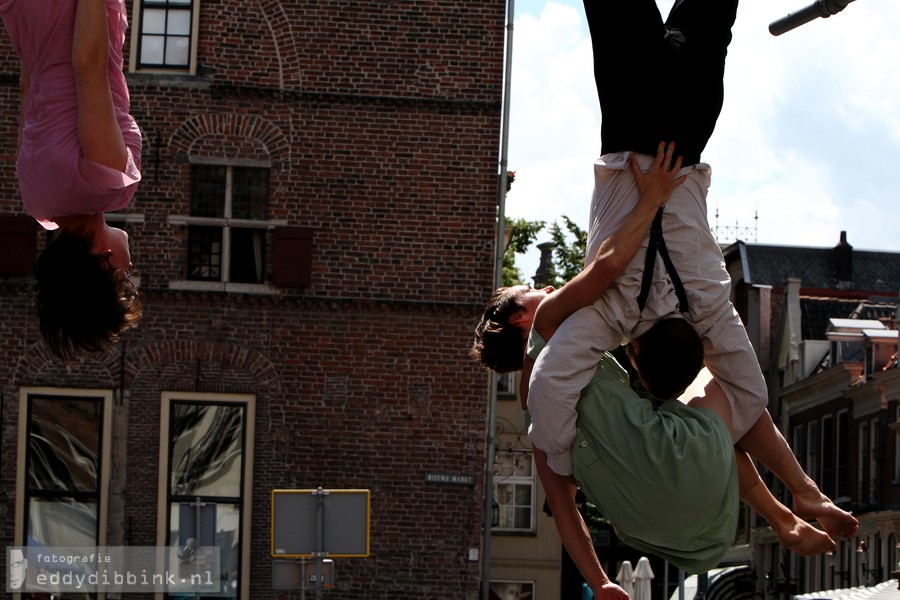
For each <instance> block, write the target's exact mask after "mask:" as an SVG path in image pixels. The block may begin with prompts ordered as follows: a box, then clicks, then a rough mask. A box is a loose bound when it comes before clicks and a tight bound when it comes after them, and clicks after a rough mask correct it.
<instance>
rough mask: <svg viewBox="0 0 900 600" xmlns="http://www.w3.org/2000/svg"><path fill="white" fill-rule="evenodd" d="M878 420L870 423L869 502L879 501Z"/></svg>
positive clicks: (875, 419)
mask: <svg viewBox="0 0 900 600" xmlns="http://www.w3.org/2000/svg"><path fill="white" fill-rule="evenodd" d="M879 429H880V428H879V427H878V418H874V419H872V420H871V421H869V469H868V470H869V482H868V488H869V502H877V501H878V462H879V461H878V457H879V452H878V431H879Z"/></svg>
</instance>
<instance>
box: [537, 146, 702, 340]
mask: <svg viewBox="0 0 900 600" xmlns="http://www.w3.org/2000/svg"><path fill="white" fill-rule="evenodd" d="M674 153H675V144H674V143H671V142H670V143H669V144H668V145H666V144H665V143H664V142H660V144H659V148H658V149H657V151H656V160H655V161H654V162H653V165H652V166H651V167H650V170H649V171H647V172H646V173H643V172H641V170H640V168H639V167H638V165H637V162H636V161H635V159H634V157H631V158H629V165H630V167H631V172H632V173H633V174H634V179H635V182H636V184H637V187H638V191H639V192H640V198H639V199H638V203H637V206H635V208H634V210H633V211H632V212H631V214H629V215H628V218H627V219H626V220H625V222H624V223H622V226H621V227H619V229H617V230H616V231H615V233H613V234H612V235H610V236H609V237H608V238H606V239H605V240H603V243H602V244H601V245H600V249H599V250H598V251H597V256H596V257H594V258H593V260H591V262H590V263H589V264H588V265H587V266H586V267H585V269H584V270H583V271H581V272H580V273H579V274H578V275H576V276H575V277H574V278H572V280H571V281H569V282H568V283H567V284H566V285H564V286H563V287H562V288H561V289H559V290H557V291H556V292H555V293H554V294H551V295H550V296H548V297H547V299H546V300H544V301H543V302H541V305H540V306H539V307H538V310H537V312H536V313H535V317H534V328H535V329H536V330H537V332H538V333H540V334H541V337H542V338H544V339H545V340H549V339H550V337H551V336H552V335H553V333H554V332H555V331H556V329H557V328H558V327H559V325H560V324H561V323H562V322H563V321H564V320H565V319H566V317H568V316H569V315H571V314H572V313H573V312H575V311H576V310H578V309H579V308H583V307H585V306H588V305H589V304H591V303H593V302H594V301H595V300H596V299H597V298H598V297H599V296H600V294H602V293H603V291H604V290H605V289H606V288H607V287H608V286H609V284H610V283H612V281H613V280H614V279H615V278H616V277H618V276H619V275H620V274H621V273H622V271H623V270H624V269H625V267H626V266H628V263H630V262H631V259H633V258H634V255H635V254H637V251H638V249H639V248H640V247H641V242H642V241H643V240H644V237H645V235H646V234H647V230H648V229H649V228H650V224H651V223H652V222H653V217H654V216H655V215H656V212H657V210H659V207H660V206H662V205H663V204H665V203H666V201H668V199H669V196H671V195H672V192H673V191H674V190H675V188H677V187H678V186H679V185H681V183H682V182H683V181H684V178H685V176H684V175H682V176H681V177H676V175H677V173H678V171H679V170H681V157H678V158H676V159H674V162H673V156H674Z"/></svg>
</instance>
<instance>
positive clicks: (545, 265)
mask: <svg viewBox="0 0 900 600" xmlns="http://www.w3.org/2000/svg"><path fill="white" fill-rule="evenodd" d="M537 247H538V250H540V251H541V262H540V263H539V264H538V268H537V271H536V272H535V274H534V285H535V287H544V286H548V285H550V284H551V283H552V281H553V278H554V275H555V274H556V273H555V272H554V269H553V249H554V248H556V244H554V243H553V242H544V243H543V244H538V245H537Z"/></svg>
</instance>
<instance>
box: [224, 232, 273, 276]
mask: <svg viewBox="0 0 900 600" xmlns="http://www.w3.org/2000/svg"><path fill="white" fill-rule="evenodd" d="M265 249H266V230H265V229H238V228H235V229H232V230H231V265H230V268H231V281H233V282H235V283H262V281H263V265H264V264H265V260H264V258H265Z"/></svg>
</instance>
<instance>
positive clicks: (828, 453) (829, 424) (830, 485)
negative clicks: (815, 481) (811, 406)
mask: <svg viewBox="0 0 900 600" xmlns="http://www.w3.org/2000/svg"><path fill="white" fill-rule="evenodd" d="M820 437H821V440H822V461H821V462H822V478H821V481H820V487H821V488H822V491H823V492H824V493H825V495H826V496H828V497H829V498H834V497H835V472H836V471H835V463H836V460H835V459H836V456H835V452H836V449H837V446H836V444H835V439H834V417H833V416H832V415H823V416H822V435H821V436H820Z"/></svg>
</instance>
